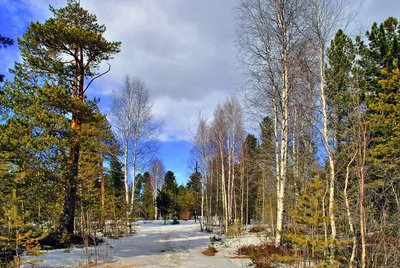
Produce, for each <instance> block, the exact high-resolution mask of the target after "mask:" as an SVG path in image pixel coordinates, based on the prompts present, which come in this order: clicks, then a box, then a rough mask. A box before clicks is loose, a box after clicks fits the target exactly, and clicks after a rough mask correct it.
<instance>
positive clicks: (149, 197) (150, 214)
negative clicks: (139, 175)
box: [143, 172, 155, 219]
mask: <svg viewBox="0 0 400 268" xmlns="http://www.w3.org/2000/svg"><path fill="white" fill-rule="evenodd" d="M153 195H154V187H153V182H152V178H151V176H150V173H149V172H146V173H144V193H143V208H144V211H145V215H146V219H154V214H155V208H154V196H153Z"/></svg>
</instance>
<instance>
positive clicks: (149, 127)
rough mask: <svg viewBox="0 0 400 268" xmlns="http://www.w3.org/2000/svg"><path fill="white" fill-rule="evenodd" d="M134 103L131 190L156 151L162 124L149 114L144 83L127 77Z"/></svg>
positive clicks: (132, 198) (148, 101)
mask: <svg viewBox="0 0 400 268" xmlns="http://www.w3.org/2000/svg"><path fill="white" fill-rule="evenodd" d="M127 79H128V80H129V83H130V85H131V88H132V90H133V95H134V97H135V102H134V103H133V107H132V108H133V110H132V115H133V118H132V119H133V121H132V129H131V130H132V134H131V137H132V150H133V152H132V161H133V164H132V178H133V180H132V189H135V177H136V173H137V172H138V170H139V169H141V168H144V167H146V166H147V165H148V164H149V163H150V162H151V160H152V157H153V156H154V153H155V151H156V150H157V147H156V143H155V142H156V141H157V138H158V130H159V129H160V127H161V125H162V122H161V121H157V120H155V119H154V117H153V115H152V114H151V109H152V106H153V104H152V103H151V102H150V92H149V90H148V89H146V86H145V84H144V82H143V81H142V80H140V79H138V78H132V77H129V76H127ZM134 193H135V191H134V190H132V195H131V202H130V203H131V204H132V205H133V204H134V200H135V194H134Z"/></svg>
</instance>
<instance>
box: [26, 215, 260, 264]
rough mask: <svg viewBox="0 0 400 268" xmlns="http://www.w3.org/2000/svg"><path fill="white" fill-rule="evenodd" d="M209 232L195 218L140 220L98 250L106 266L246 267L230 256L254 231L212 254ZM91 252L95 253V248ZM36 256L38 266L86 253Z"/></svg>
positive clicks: (77, 259)
mask: <svg viewBox="0 0 400 268" xmlns="http://www.w3.org/2000/svg"><path fill="white" fill-rule="evenodd" d="M210 235H214V234H208V233H205V232H203V233H202V232H200V231H199V225H198V223H194V221H187V222H184V221H181V224H177V225H171V224H167V225H163V224H162V221H154V222H152V223H146V224H144V223H140V224H139V227H138V232H137V234H136V235H134V236H132V237H123V238H120V239H110V240H108V245H107V244H105V245H101V246H99V247H97V249H96V250H97V255H98V256H99V260H100V262H102V263H104V264H105V265H104V267H114V266H115V267H118V266H119V267H245V266H246V264H247V263H248V262H249V260H248V259H234V258H231V257H232V256H234V255H235V251H236V249H237V247H238V246H239V245H243V244H250V243H251V244H254V243H258V242H259V241H260V240H259V239H258V238H257V237H255V236H253V235H252V236H244V237H241V238H240V239H231V240H226V241H224V245H217V246H216V248H217V249H218V251H219V252H218V253H217V254H216V255H215V256H213V257H209V256H205V255H203V254H202V253H201V252H202V251H203V250H204V249H206V248H207V247H208V246H209V245H210ZM91 252H92V253H94V248H91ZM30 259H32V258H30ZM37 259H42V260H44V262H42V263H39V265H38V266H36V267H78V266H79V265H82V264H84V263H85V254H84V250H83V249H79V248H75V249H73V250H71V252H66V251H65V250H52V251H48V253H46V254H45V255H44V256H41V257H38V258H37ZM25 267H30V266H29V265H26V266H25ZM99 267H102V266H99Z"/></svg>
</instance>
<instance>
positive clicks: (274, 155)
mask: <svg viewBox="0 0 400 268" xmlns="http://www.w3.org/2000/svg"><path fill="white" fill-rule="evenodd" d="M239 2H240V3H239V5H238V6H237V7H236V8H235V10H234V11H233V13H234V15H235V23H236V24H235V27H236V32H237V36H236V43H235V47H236V49H237V56H238V59H239V62H240V70H241V71H242V72H243V73H244V74H245V77H246V81H245V82H244V83H243V85H241V86H240V88H239V89H238V90H237V94H236V95H235V96H229V97H227V98H226V101H225V102H223V103H220V104H219V105H218V106H217V107H215V110H214V112H213V113H212V114H211V115H207V114H206V113H205V112H203V111H200V112H199V115H198V118H197V121H196V122H193V125H194V131H192V133H190V134H191V146H192V151H191V154H192V162H193V172H192V174H191V175H190V177H189V178H188V181H187V183H186V185H179V184H178V183H177V181H176V178H175V175H174V172H173V171H169V170H166V167H165V166H164V164H163V162H162V160H160V159H159V158H157V147H158V146H159V145H158V143H159V141H158V135H159V133H160V131H161V130H162V126H163V122H162V121H161V120H159V119H157V118H156V117H155V116H154V115H153V112H152V102H151V95H150V91H149V89H148V88H147V86H146V84H145V82H144V81H143V80H141V79H140V78H138V77H134V76H132V75H128V74H127V75H126V76H125V78H124V81H123V87H122V88H121V89H120V90H115V91H114V92H113V95H112V104H111V107H110V112H109V113H108V114H103V113H102V112H101V111H100V108H99V105H98V104H99V99H98V98H94V99H89V98H88V96H87V94H88V92H89V91H95V90H96V87H95V85H96V83H98V82H99V81H101V79H102V77H103V76H105V75H107V73H108V72H109V71H110V70H111V67H112V60H113V58H114V56H115V55H117V54H118V53H119V52H120V51H121V42H119V41H109V40H106V39H105V37H104V33H105V32H106V27H105V25H102V24H99V22H98V21H97V17H96V15H94V14H91V13H90V11H88V10H85V9H84V8H82V7H81V5H80V3H79V1H74V0H68V1H67V3H66V5H65V6H64V7H61V8H58V9H57V8H54V7H51V6H50V11H51V13H52V16H51V17H50V18H48V19H47V20H46V21H45V22H43V23H41V22H31V23H30V25H29V26H28V28H27V30H26V32H25V34H24V35H23V36H22V37H20V38H18V41H17V42H15V41H14V37H4V36H1V35H0V53H1V54H3V53H6V51H7V49H8V48H9V47H11V46H16V45H18V47H19V50H20V60H19V61H18V62H16V63H15V65H14V67H13V68H12V69H10V76H9V77H12V78H11V79H4V75H1V76H0V79H1V80H0V82H1V85H0V86H1V90H0V116H1V124H0V180H1V183H0V207H1V208H2V209H0V266H1V265H3V266H4V267H14V266H15V267H19V266H20V265H21V264H22V261H21V256H22V255H24V254H25V255H26V254H28V255H29V254H32V255H35V254H40V250H41V249H43V248H67V247H69V245H71V244H77V243H78V244H79V243H80V244H83V245H84V246H85V248H88V247H90V246H93V244H96V243H101V240H100V239H98V238H97V237H96V235H97V233H102V234H103V235H104V236H105V237H113V238H118V237H123V236H127V235H135V230H134V228H133V226H134V225H135V221H136V220H138V219H144V220H146V221H147V220H148V221H151V220H157V219H163V220H164V224H166V223H167V220H169V219H172V218H174V219H175V221H176V220H189V219H194V220H195V221H196V222H198V223H199V230H200V231H202V232H205V233H206V232H216V231H217V230H218V231H219V232H220V233H221V235H226V236H232V235H237V233H241V232H244V231H245V230H248V229H249V228H252V229H257V228H258V229H260V230H261V231H262V233H263V235H265V237H268V238H270V240H269V242H265V243H263V244H259V245H248V246H247V247H243V250H247V251H248V254H247V255H249V256H250V257H251V259H252V261H253V264H254V265H256V266H257V267H280V266H279V264H281V263H287V264H288V265H292V266H288V267H304V266H299V265H300V263H304V261H307V265H308V266H310V267H363V268H364V267H399V266H400V209H399V208H400V201H399V195H400V24H399V21H398V19H396V18H394V17H389V18H387V19H386V20H385V21H383V22H376V23H374V24H373V25H372V26H370V28H369V29H367V30H365V31H363V32H362V34H358V35H354V34H351V33H349V32H347V31H346V29H347V28H346V25H348V24H349V23H350V22H351V20H352V19H353V17H354V16H356V13H357V12H356V11H352V10H351V8H349V7H348V6H346V5H345V4H344V2H342V1H333V0H241V1H239ZM15 38H17V37H15ZM200 79H204V78H200ZM3 80H5V81H3ZM92 94H94V93H93V92H92ZM295 265H298V266H295ZM307 265H306V266H307Z"/></svg>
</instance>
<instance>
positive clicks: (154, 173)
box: [151, 159, 166, 220]
mask: <svg viewBox="0 0 400 268" xmlns="http://www.w3.org/2000/svg"><path fill="white" fill-rule="evenodd" d="M165 172H166V170H165V166H164V164H163V162H162V161H161V160H160V159H154V160H153V162H152V163H151V179H152V181H153V186H154V187H153V189H154V194H153V196H154V206H155V217H154V219H156V220H157V216H158V211H157V205H156V197H157V193H158V190H161V188H162V185H163V182H164V174H165Z"/></svg>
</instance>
